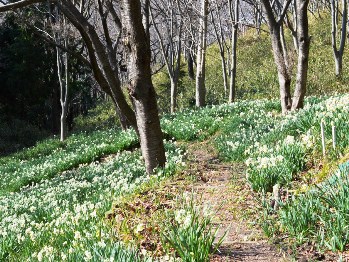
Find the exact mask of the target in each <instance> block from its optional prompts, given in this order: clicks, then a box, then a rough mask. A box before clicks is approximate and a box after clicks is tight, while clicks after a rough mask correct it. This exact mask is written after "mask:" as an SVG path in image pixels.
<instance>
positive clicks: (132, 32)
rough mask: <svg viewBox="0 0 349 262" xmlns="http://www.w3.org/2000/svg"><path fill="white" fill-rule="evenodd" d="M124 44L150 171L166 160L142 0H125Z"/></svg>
mask: <svg viewBox="0 0 349 262" xmlns="http://www.w3.org/2000/svg"><path fill="white" fill-rule="evenodd" d="M122 7H123V8H122V16H123V26H124V44H125V46H126V49H127V51H128V52H129V61H128V62H129V71H130V74H129V94H130V97H131V100H132V103H133V106H134V109H135V112H136V119H137V126H138V131H139V138H140V142H141V151H142V155H143V158H144V161H145V165H146V170H147V173H148V174H150V173H152V172H153V170H154V168H156V167H158V166H160V167H163V166H164V165H165V162H166V157H165V149H164V144H163V135H162V131H161V128H160V120H159V115H158V108H157V103H156V94H155V90H154V87H153V84H152V81H151V69H150V57H151V54H150V43H149V41H147V37H146V33H145V30H144V27H143V25H142V16H141V5H140V2H139V0H122Z"/></svg>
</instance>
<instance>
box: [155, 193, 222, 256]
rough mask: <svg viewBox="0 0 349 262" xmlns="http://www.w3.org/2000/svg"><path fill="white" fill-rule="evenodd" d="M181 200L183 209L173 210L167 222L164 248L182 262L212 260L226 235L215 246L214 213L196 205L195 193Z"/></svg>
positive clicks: (164, 233)
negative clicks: (210, 257)
mask: <svg viewBox="0 0 349 262" xmlns="http://www.w3.org/2000/svg"><path fill="white" fill-rule="evenodd" d="M180 201H181V203H180V208H181V209H179V210H175V211H173V210H172V211H170V212H169V213H168V217H167V219H166V222H165V223H164V227H165V229H164V231H163V232H162V235H163V241H164V243H163V245H164V246H166V245H168V246H169V247H170V248H172V249H174V250H175V252H176V254H177V255H178V256H179V257H180V258H181V261H184V262H195V261H203V262H205V261H210V259H209V256H210V254H213V253H214V252H215V251H216V250H217V248H218V247H219V245H220V244H221V243H222V241H223V238H224V235H223V236H222V237H221V238H220V239H219V240H218V242H217V243H216V244H214V242H215V239H216V233H217V230H218V229H214V225H213V223H212V218H213V217H212V214H206V212H207V210H206V211H205V210H200V208H199V207H198V206H196V205H195V201H194V198H193V194H192V195H191V196H190V197H188V198H187V199H182V200H180Z"/></svg>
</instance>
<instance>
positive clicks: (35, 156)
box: [0, 129, 137, 195]
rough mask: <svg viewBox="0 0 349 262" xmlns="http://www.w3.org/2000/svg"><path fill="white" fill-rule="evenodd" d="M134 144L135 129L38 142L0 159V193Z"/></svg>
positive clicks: (38, 180)
mask: <svg viewBox="0 0 349 262" xmlns="http://www.w3.org/2000/svg"><path fill="white" fill-rule="evenodd" d="M57 143H58V145H59V146H58V147H56V146H57ZM136 143H137V138H136V135H135V132H133V131H129V132H120V131H118V130H115V129H109V130H105V131H95V132H93V133H91V134H86V133H81V134H78V135H72V136H70V137H69V138H68V139H67V141H65V142H64V143H59V142H57V140H54V139H52V140H48V141H46V142H45V143H44V144H43V146H42V145H41V144H38V146H37V147H34V148H32V149H28V150H26V151H24V152H23V153H22V154H15V155H13V156H9V157H7V158H6V159H5V160H1V162H0V163H1V165H0V173H1V175H2V176H1V181H0V195H1V194H4V193H5V192H9V191H18V190H20V189H21V188H22V187H25V186H29V185H30V184H31V183H37V182H40V181H42V180H44V179H48V178H52V177H54V176H56V175H57V174H59V173H61V172H63V171H65V170H70V169H72V168H76V167H78V166H79V165H82V164H86V163H90V162H93V161H95V160H98V159H100V158H101V157H103V156H104V155H108V154H115V153H117V152H119V151H122V150H125V149H127V148H131V147H132V146H134V145H135V144H136Z"/></svg>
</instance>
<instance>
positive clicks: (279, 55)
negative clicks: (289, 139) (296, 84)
mask: <svg viewBox="0 0 349 262" xmlns="http://www.w3.org/2000/svg"><path fill="white" fill-rule="evenodd" d="M291 1H292V0H287V1H285V3H284V5H283V6H282V8H281V9H279V10H278V12H277V13H276V15H275V14H274V9H273V6H272V4H271V2H270V1H269V0H261V3H262V5H263V8H264V11H265V16H266V19H267V22H268V26H269V30H270V38H271V43H272V49H273V54H274V60H275V64H276V67H277V71H278V77H279V87H280V100H281V108H282V112H283V113H284V114H285V113H286V112H287V111H288V110H289V109H291V106H292V99H291V72H290V68H289V66H288V56H287V53H285V51H286V49H285V48H284V46H283V38H284V37H283V28H282V27H283V21H284V18H285V15H286V12H287V9H288V7H289V5H290V4H291Z"/></svg>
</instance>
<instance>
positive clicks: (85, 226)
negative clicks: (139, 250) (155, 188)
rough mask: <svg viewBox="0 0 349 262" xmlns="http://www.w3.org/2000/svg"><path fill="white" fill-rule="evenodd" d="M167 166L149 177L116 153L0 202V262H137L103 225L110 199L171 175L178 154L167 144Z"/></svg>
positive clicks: (136, 162)
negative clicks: (110, 260)
mask: <svg viewBox="0 0 349 262" xmlns="http://www.w3.org/2000/svg"><path fill="white" fill-rule="evenodd" d="M166 148H167V155H168V160H169V161H168V163H167V166H166V168H165V169H164V170H159V171H158V173H157V175H154V176H152V177H150V176H148V175H146V173H145V168H144V165H143V163H142V159H141V156H140V154H139V152H138V151H136V152H128V151H125V152H122V153H119V154H117V155H115V156H112V157H110V158H108V159H106V160H105V162H103V163H98V162H92V163H91V164H87V165H85V166H81V167H79V168H77V169H75V170H71V171H67V172H65V173H63V174H61V175H59V176H56V177H54V178H52V179H45V180H43V181H41V182H39V183H36V184H35V185H33V186H28V187H27V188H22V189H21V190H20V191H19V192H11V193H8V194H6V195H3V196H1V197H0V203H1V204H0V260H1V261H25V260H29V261H58V260H59V261H60V260H69V261H88V260H92V261H103V260H104V259H114V261H138V260H140V258H139V255H138V254H136V253H135V252H132V251H129V250H127V249H125V248H124V247H123V245H122V244H119V243H118V241H117V240H116V238H115V235H114V234H113V231H112V230H111V227H110V226H109V225H108V221H107V220H104V219H103V217H104V215H105V213H106V212H107V211H108V210H109V209H110V207H111V204H112V202H113V200H115V198H117V197H118V196H119V195H121V194H125V193H127V192H132V191H134V190H137V188H139V187H140V186H141V185H143V184H144V183H154V182H156V181H158V180H159V179H161V178H163V177H165V176H167V175H169V174H173V173H174V172H175V170H176V169H178V168H179V167H180V166H181V165H182V161H183V155H182V151H181V150H180V149H177V148H176V147H175V146H173V145H172V144H167V145H166Z"/></svg>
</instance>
